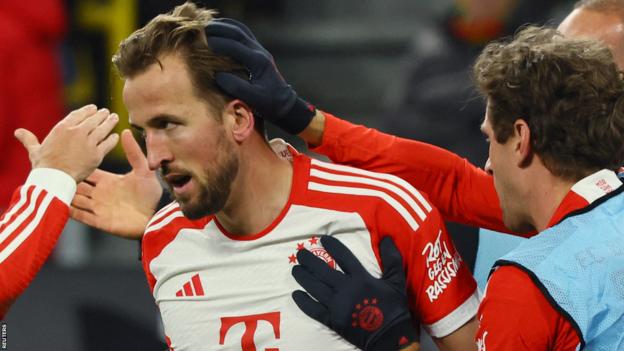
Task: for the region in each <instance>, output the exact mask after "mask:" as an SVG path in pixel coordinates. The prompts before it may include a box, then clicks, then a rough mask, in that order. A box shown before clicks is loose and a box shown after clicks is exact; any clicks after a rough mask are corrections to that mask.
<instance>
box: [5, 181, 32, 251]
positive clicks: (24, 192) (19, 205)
mask: <svg viewBox="0 0 624 351" xmlns="http://www.w3.org/2000/svg"><path fill="white" fill-rule="evenodd" d="M28 188H29V187H27V186H23V187H22V188H21V189H20V197H19V201H17V203H15V205H13V206H12V207H11V210H10V211H9V212H7V213H5V214H4V219H3V220H2V221H0V227H1V226H3V225H4V224H5V223H6V222H7V221H8V220H9V219H11V218H12V217H13V216H14V215H15V213H16V212H17V211H19V210H20V209H21V208H22V206H24V204H25V203H26V200H27V199H28ZM35 189H37V187H35ZM1 242H2V235H1V234H0V243H1Z"/></svg>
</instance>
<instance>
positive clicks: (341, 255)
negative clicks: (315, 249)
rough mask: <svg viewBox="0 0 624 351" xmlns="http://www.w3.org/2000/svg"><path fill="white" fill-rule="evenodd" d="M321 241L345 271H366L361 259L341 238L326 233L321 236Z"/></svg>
mask: <svg viewBox="0 0 624 351" xmlns="http://www.w3.org/2000/svg"><path fill="white" fill-rule="evenodd" d="M321 243H322V244H323V247H324V248H325V250H327V252H328V253H329V254H330V255H331V256H332V257H333V258H334V260H336V262H337V263H338V265H339V266H340V268H342V270H343V271H344V272H345V273H347V274H352V273H359V272H366V270H365V269H364V267H362V264H361V263H360V261H359V260H358V259H357V258H356V257H355V255H353V253H352V252H351V251H350V250H349V249H348V248H347V247H346V246H344V244H343V243H341V242H340V240H338V239H336V238H334V237H332V236H328V235H324V236H322V237H321Z"/></svg>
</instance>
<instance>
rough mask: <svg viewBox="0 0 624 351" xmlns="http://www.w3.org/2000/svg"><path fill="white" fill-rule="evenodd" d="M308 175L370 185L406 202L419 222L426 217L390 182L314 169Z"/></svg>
mask: <svg viewBox="0 0 624 351" xmlns="http://www.w3.org/2000/svg"><path fill="white" fill-rule="evenodd" d="M310 175H311V176H313V177H317V178H321V179H327V180H334V181H338V182H348V183H359V184H367V185H372V186H376V187H380V188H383V189H386V190H388V191H390V192H392V193H394V194H396V195H398V196H399V197H400V198H401V199H403V201H405V202H407V203H408V204H409V206H410V207H411V208H412V210H414V212H416V214H417V215H418V217H420V219H421V220H423V221H424V220H425V218H427V215H426V214H425V212H424V211H423V210H422V209H421V208H420V206H418V205H417V204H416V201H414V198H412V197H411V196H409V195H408V194H407V193H405V191H403V190H402V189H401V188H399V187H397V186H395V185H393V184H392V183H390V182H386V181H381V180H375V179H371V178H365V177H355V176H348V175H342V174H334V173H327V172H324V171H321V170H319V169H315V168H313V169H311V170H310Z"/></svg>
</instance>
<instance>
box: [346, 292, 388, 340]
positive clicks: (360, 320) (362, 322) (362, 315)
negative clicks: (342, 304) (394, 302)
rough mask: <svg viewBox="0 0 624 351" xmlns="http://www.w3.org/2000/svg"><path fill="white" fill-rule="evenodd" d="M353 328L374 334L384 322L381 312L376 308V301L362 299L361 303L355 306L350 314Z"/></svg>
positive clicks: (374, 299) (373, 299)
mask: <svg viewBox="0 0 624 351" xmlns="http://www.w3.org/2000/svg"><path fill="white" fill-rule="evenodd" d="M351 317H352V322H351V326H352V327H353V328H357V327H360V328H362V329H364V330H366V331H368V332H374V331H375V330H377V329H379V327H381V325H382V324H383V321H384V315H383V312H381V309H379V307H377V299H376V298H372V299H364V300H362V302H361V303H358V304H357V305H355V309H354V311H353V314H351Z"/></svg>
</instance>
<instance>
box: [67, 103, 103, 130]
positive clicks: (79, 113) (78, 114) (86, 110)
mask: <svg viewBox="0 0 624 351" xmlns="http://www.w3.org/2000/svg"><path fill="white" fill-rule="evenodd" d="M96 112H97V106H95V105H93V104H90V105H86V106H83V107H81V108H79V109H77V110H74V111H72V112H70V113H69V114H68V115H67V117H65V118H64V119H63V121H64V122H66V123H67V124H69V125H71V126H73V125H77V124H80V123H82V121H84V120H85V119H87V118H88V117H90V116H91V115H93V114H94V113H96Z"/></svg>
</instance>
